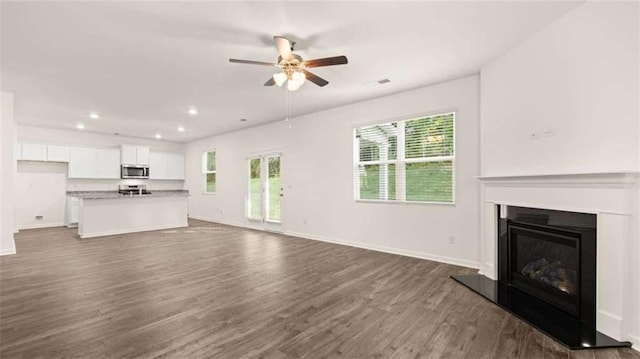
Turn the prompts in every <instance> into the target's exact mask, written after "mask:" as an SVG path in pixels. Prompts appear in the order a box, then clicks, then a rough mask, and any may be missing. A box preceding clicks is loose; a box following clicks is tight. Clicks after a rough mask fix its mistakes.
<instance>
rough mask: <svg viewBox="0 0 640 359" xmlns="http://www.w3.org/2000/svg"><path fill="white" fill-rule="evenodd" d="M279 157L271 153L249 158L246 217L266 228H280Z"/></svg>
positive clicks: (276, 229)
mask: <svg viewBox="0 0 640 359" xmlns="http://www.w3.org/2000/svg"><path fill="white" fill-rule="evenodd" d="M281 157H282V155H281V154H280V153H272V154H264V155H257V156H254V157H250V158H249V164H248V165H249V178H248V195H247V218H248V219H250V220H253V221H257V222H261V223H262V227H263V229H266V230H273V231H281V230H282V229H281V228H280V225H281V224H282V197H283V187H282V176H281V161H280V160H281Z"/></svg>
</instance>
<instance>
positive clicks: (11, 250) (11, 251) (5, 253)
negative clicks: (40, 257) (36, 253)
mask: <svg viewBox="0 0 640 359" xmlns="http://www.w3.org/2000/svg"><path fill="white" fill-rule="evenodd" d="M11 254H16V246H15V245H14V246H13V248H9V249H3V250H1V251H0V256H8V255H11Z"/></svg>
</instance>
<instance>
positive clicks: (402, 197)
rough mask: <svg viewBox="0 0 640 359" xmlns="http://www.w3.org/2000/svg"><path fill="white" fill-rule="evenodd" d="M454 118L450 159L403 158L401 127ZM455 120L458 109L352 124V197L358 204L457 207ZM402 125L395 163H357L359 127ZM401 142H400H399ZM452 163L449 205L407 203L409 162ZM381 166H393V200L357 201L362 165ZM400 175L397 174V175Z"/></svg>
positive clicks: (421, 202) (358, 199)
mask: <svg viewBox="0 0 640 359" xmlns="http://www.w3.org/2000/svg"><path fill="white" fill-rule="evenodd" d="M450 114H451V115H453V120H452V122H453V123H452V127H453V144H452V145H453V156H434V157H421V158H405V156H406V153H405V145H406V141H405V133H404V124H405V123H406V122H408V121H412V120H417V119H421V118H425V117H436V116H444V115H450ZM456 117H457V109H455V108H448V109H442V110H437V111H430V112H426V113H419V114H413V115H406V116H398V117H395V118H391V119H384V120H375V121H367V122H361V123H357V124H354V125H353V126H352V139H353V148H352V149H353V174H352V175H353V198H354V201H355V202H357V203H378V204H380V203H384V204H397V205H441V206H455V205H456V172H457V171H456V162H457V161H456V152H457V146H456V139H457V137H458V136H457V129H456V123H457V121H456ZM394 122H395V123H398V124H399V125H400V123H402V125H401V126H402V131H399V132H398V142H397V143H398V145H397V146H398V147H397V156H396V159H394V160H376V161H360V142H359V139H358V138H357V130H358V129H359V128H362V127H368V126H375V125H384V124H391V123H394ZM401 139H402V141H400V140H401ZM444 161H451V202H438V201H407V200H406V185H405V183H404V182H405V178H406V170H405V165H406V164H409V163H427V162H444ZM380 164H387V165H390V164H393V165H395V166H396V191H395V193H396V199H386V200H385V199H366V198H365V199H363V198H360V176H359V174H360V170H359V169H360V166H365V165H380ZM398 173H399V174H398ZM399 177H405V178H401V179H400V181H402V184H399V182H400V181H399ZM399 188H400V189H403V193H399V191H398V189H399Z"/></svg>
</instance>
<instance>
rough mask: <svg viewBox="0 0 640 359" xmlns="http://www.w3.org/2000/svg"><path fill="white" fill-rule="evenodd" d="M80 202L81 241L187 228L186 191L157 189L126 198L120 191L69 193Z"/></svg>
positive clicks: (79, 223)
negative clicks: (124, 234)
mask: <svg viewBox="0 0 640 359" xmlns="http://www.w3.org/2000/svg"><path fill="white" fill-rule="evenodd" d="M67 196H69V197H75V198H78V199H79V208H78V235H79V236H80V238H91V237H100V236H109V235H114V234H123V233H133V232H143V231H152V230H158V229H168V228H179V227H187V226H188V223H187V214H188V197H189V192H188V191H186V190H154V191H153V192H152V193H150V194H143V195H139V194H136V195H123V194H120V193H118V192H117V191H69V192H67Z"/></svg>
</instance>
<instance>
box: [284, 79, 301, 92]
mask: <svg viewBox="0 0 640 359" xmlns="http://www.w3.org/2000/svg"><path fill="white" fill-rule="evenodd" d="M301 85H302V84H300V83H298V82H296V81H293V80H289V81H288V82H287V90H289V91H296V90H298V89H299V88H300V86H301Z"/></svg>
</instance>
